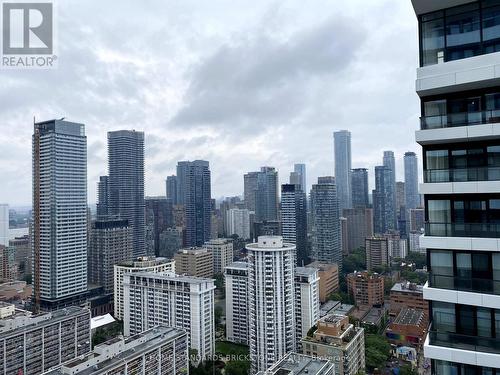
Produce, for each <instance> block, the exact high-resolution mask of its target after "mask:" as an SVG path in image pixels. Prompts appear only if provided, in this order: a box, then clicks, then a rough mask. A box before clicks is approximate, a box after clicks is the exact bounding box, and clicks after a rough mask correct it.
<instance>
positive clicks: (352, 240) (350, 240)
mask: <svg viewBox="0 0 500 375" xmlns="http://www.w3.org/2000/svg"><path fill="white" fill-rule="evenodd" d="M342 216H343V217H344V218H345V219H346V222H347V252H348V253H351V252H353V251H354V250H356V249H359V248H361V247H364V246H365V238H367V237H372V236H373V210H372V209H371V208H348V209H345V210H343V212H342Z"/></svg>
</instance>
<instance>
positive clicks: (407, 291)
mask: <svg viewBox="0 0 500 375" xmlns="http://www.w3.org/2000/svg"><path fill="white" fill-rule="evenodd" d="M423 290H424V287H423V286H422V285H417V284H414V283H410V282H407V281H404V282H400V283H396V284H394V286H393V287H392V288H391V292H390V298H391V304H390V309H389V314H390V315H391V316H397V315H398V314H399V313H400V312H401V310H403V309H405V308H411V309H417V310H422V311H424V312H425V315H426V317H428V313H427V312H428V311H429V302H428V301H426V300H424V291H423Z"/></svg>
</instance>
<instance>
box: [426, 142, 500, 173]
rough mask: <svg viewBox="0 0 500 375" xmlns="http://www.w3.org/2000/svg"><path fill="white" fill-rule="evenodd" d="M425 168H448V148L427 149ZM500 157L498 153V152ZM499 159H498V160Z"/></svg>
mask: <svg viewBox="0 0 500 375" xmlns="http://www.w3.org/2000/svg"><path fill="white" fill-rule="evenodd" d="M499 148H500V146H499ZM425 158H426V160H425V161H426V169H448V168H449V164H448V150H428V151H426V152H425ZM499 158H500V154H499ZM499 161H500V160H499Z"/></svg>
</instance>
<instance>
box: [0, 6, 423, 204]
mask: <svg viewBox="0 0 500 375" xmlns="http://www.w3.org/2000/svg"><path fill="white" fill-rule="evenodd" d="M57 9H58V14H57V16H56V21H57V24H58V35H57V43H58V68H57V69H55V70H21V71H12V70H1V71H0V82H1V84H0V114H1V117H0V134H1V136H0V153H1V157H0V176H1V181H0V202H6V203H9V204H11V205H13V206H15V205H24V204H30V202H31V134H32V131H33V117H34V116H35V117H36V119H37V120H47V119H52V118H60V117H63V116H64V117H66V118H67V119H68V120H71V121H75V122H82V123H84V124H85V125H86V133H87V140H88V183H89V203H94V202H95V199H96V198H95V197H96V192H95V190H96V181H97V179H98V176H100V175H104V174H106V173H107V172H106V168H107V160H106V132H107V131H109V130H117V129H136V130H143V131H144V132H145V134H146V194H147V195H164V194H165V184H164V180H165V177H166V176H167V175H170V174H172V173H175V166H176V163H177V161H179V160H195V159H205V160H208V161H210V168H211V171H212V196H213V197H215V198H219V197H222V196H231V195H240V194H242V191H243V174H244V173H245V172H248V171H251V170H257V169H258V168H259V167H260V166H262V165H270V166H275V167H276V168H278V170H279V173H280V179H281V181H282V182H287V180H288V175H289V173H290V171H291V170H292V168H293V164H294V163H298V162H303V163H306V164H307V174H308V176H307V177H308V184H309V186H310V184H312V183H313V182H314V181H315V180H316V178H317V176H321V175H332V174H333V169H334V167H333V166H334V164H333V136H332V132H333V131H335V130H340V129H348V130H350V131H351V132H352V157H353V168H356V167H366V168H369V173H370V183H371V187H370V189H372V188H373V173H374V172H373V167H374V166H375V165H379V164H381V163H382V153H383V150H393V151H394V152H395V153H396V159H397V176H398V179H402V178H403V164H402V157H403V154H404V152H405V151H415V152H417V155H418V157H419V162H420V161H421V160H420V159H421V155H420V147H419V146H418V145H417V144H416V143H415V141H414V131H415V130H416V129H417V128H418V116H419V102H418V98H417V96H416V94H415V92H414V80H415V69H416V66H417V22H416V18H415V15H414V13H413V9H412V7H411V3H410V0H349V1H339V0H325V1H323V0H314V1H310V2H304V1H303V0H298V1H275V2H272V1H269V0H265V1H257V0H252V1H234V0H227V1H226V0H210V1H202V0H197V1H191V0H177V1H172V0H169V1H165V0H141V1H137V0H134V1H129V0H122V1H119V2H118V1H102V0H100V1H97V0H85V1H81V0H78V1H77V0H64V1H59V2H58V4H57Z"/></svg>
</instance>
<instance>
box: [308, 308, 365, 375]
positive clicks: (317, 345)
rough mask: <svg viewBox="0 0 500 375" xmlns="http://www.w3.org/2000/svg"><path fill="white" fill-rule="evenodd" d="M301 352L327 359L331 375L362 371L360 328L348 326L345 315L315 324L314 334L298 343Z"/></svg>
mask: <svg viewBox="0 0 500 375" xmlns="http://www.w3.org/2000/svg"><path fill="white" fill-rule="evenodd" d="M302 352H303V353H304V354H307V355H311V356H313V357H319V358H323V359H328V360H330V361H331V362H332V363H334V365H335V375H356V374H357V373H358V372H359V371H360V370H364V369H365V335H364V330H363V328H358V327H355V326H354V325H353V324H350V323H349V317H347V316H345V315H328V316H325V317H323V318H321V319H320V320H318V322H317V324H316V330H315V331H314V332H312V333H310V334H309V335H307V336H306V337H304V338H303V339H302Z"/></svg>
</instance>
